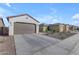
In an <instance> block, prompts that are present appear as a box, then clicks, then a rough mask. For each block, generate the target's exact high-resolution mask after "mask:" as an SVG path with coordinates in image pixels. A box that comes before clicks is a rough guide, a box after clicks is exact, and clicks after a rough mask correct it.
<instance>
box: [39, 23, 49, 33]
mask: <svg viewBox="0 0 79 59" xmlns="http://www.w3.org/2000/svg"><path fill="white" fill-rule="evenodd" d="M47 30H48V25H47V24H40V25H39V31H40V32H46V31H47Z"/></svg>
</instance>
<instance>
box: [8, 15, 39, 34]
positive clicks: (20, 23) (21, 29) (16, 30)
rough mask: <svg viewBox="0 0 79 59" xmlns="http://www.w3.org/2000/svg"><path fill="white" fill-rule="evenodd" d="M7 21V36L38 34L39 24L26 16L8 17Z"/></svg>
mask: <svg viewBox="0 0 79 59" xmlns="http://www.w3.org/2000/svg"><path fill="white" fill-rule="evenodd" d="M7 19H8V21H9V23H10V26H9V35H15V34H32V33H38V32H39V22H38V21H37V20H36V19H34V18H33V17H31V16H30V15H28V14H21V15H17V16H10V17H8V18H7Z"/></svg>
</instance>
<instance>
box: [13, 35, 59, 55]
mask: <svg viewBox="0 0 79 59" xmlns="http://www.w3.org/2000/svg"><path fill="white" fill-rule="evenodd" d="M14 39H15V45H16V54H19V55H33V54H35V53H37V52H38V51H41V50H43V49H45V48H47V47H49V46H51V45H55V44H57V43H59V42H60V40H58V39H55V38H51V37H47V36H44V35H40V34H38V35H37V34H24V35H15V36H14Z"/></svg>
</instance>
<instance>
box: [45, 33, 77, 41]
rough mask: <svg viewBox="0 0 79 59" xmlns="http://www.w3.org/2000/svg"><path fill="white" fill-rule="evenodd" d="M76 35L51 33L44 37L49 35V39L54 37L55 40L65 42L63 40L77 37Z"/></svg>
mask: <svg viewBox="0 0 79 59" xmlns="http://www.w3.org/2000/svg"><path fill="white" fill-rule="evenodd" d="M75 34H76V33H68V32H67V33H50V34H44V35H47V36H49V37H53V38H57V39H60V40H63V39H66V38H68V37H70V36H73V35H75Z"/></svg>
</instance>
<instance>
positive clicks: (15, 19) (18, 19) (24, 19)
mask: <svg viewBox="0 0 79 59" xmlns="http://www.w3.org/2000/svg"><path fill="white" fill-rule="evenodd" d="M9 22H10V26H9V35H14V22H25V23H33V24H36V33H38V31H39V23H38V22H37V21H35V20H33V19H32V18H31V17H29V16H27V15H25V16H20V17H13V18H9Z"/></svg>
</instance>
